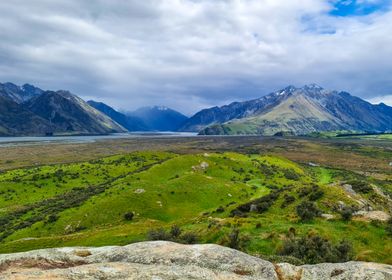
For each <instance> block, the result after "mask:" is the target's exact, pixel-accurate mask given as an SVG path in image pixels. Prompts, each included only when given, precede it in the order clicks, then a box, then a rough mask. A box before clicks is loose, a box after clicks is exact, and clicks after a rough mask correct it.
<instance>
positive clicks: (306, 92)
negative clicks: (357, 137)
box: [180, 84, 392, 135]
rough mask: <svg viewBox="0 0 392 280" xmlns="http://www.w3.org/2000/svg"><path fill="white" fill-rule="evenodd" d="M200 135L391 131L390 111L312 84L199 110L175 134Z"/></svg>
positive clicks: (380, 105)
mask: <svg viewBox="0 0 392 280" xmlns="http://www.w3.org/2000/svg"><path fill="white" fill-rule="evenodd" d="M180 130H183V131H199V132H200V134H263V135H274V134H276V133H280V132H284V133H289V134H295V135H303V134H308V133H312V132H317V131H331V130H358V131H388V130H392V108H391V107H389V106H387V105H385V104H379V105H373V104H370V103H369V102H367V101H364V100H362V99H360V98H359V97H355V96H352V95H350V94H349V93H347V92H344V91H336V90H332V91H331V90H326V89H324V88H322V87H321V86H318V85H316V84H310V85H305V86H304V87H301V88H296V87H294V86H288V87H286V88H284V89H281V90H278V91H275V92H272V93H270V94H268V95H265V96H263V97H261V98H258V99H253V100H249V101H243V102H233V103H230V104H229V105H224V106H221V107H212V108H209V109H205V110H202V111H200V112H198V113H196V114H195V115H194V116H193V117H191V118H190V119H189V120H188V121H187V122H186V123H185V125H184V126H183V127H182V128H181V129H180Z"/></svg>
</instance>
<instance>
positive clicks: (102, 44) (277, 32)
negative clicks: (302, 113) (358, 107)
mask: <svg viewBox="0 0 392 280" xmlns="http://www.w3.org/2000/svg"><path fill="white" fill-rule="evenodd" d="M332 8H333V7H332V4H331V2H330V1H328V0H296V1H285V0H264V1H256V0H214V1H211V0H165V1H163V0H145V1H138V0H128V1H123V0H114V1H77V0H67V1H66V0H59V1H49V0H36V1H34V3H33V2H32V1H31V2H26V1H22V0H15V1H2V2H0V12H1V14H2V17H1V18H0V25H1V26H2V29H0V36H1V38H2V40H1V41H0V59H1V62H2V63H1V66H0V80H2V81H14V82H18V83H24V82H29V83H33V84H37V85H38V86H41V87H43V88H50V89H57V88H65V89H70V90H72V91H73V92H75V93H77V94H80V95H82V96H86V97H87V96H88V97H91V96H92V97H95V99H98V100H105V101H108V102H110V104H111V105H114V106H116V107H117V108H122V109H128V110H130V109H133V108H135V107H138V106H142V105H152V104H158V105H168V106H171V107H174V108H176V109H179V110H180V111H183V112H185V113H191V112H194V111H195V110H198V109H201V108H203V107H205V106H211V105H216V104H218V105H219V104H224V103H226V102H230V101H233V100H243V99H248V98H254V97H259V96H261V95H264V94H266V93H268V92H269V91H272V90H275V89H278V88H281V87H284V86H286V85H288V84H296V85H302V84H305V83H310V82H316V83H319V84H322V85H324V86H325V87H328V88H334V89H340V90H347V91H349V92H352V93H353V94H356V95H359V96H361V97H364V98H368V99H369V98H372V97H374V96H377V95H386V94H388V93H390V91H391V87H392V80H391V77H390V73H392V49H391V48H390V46H391V45H392V37H391V36H388V35H387V34H389V33H390V30H392V13H391V12H387V13H375V14H371V15H368V16H363V17H354V18H350V17H348V18H337V17H332V16H330V15H328V11H330V10H331V9H332Z"/></svg>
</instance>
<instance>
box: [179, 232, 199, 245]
mask: <svg viewBox="0 0 392 280" xmlns="http://www.w3.org/2000/svg"><path fill="white" fill-rule="evenodd" d="M181 240H182V241H183V242H184V243H186V244H195V243H197V241H198V240H199V238H198V236H197V235H196V234H195V233H193V232H186V233H184V234H183V235H182V236H181Z"/></svg>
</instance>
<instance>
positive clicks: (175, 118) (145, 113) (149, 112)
mask: <svg viewBox="0 0 392 280" xmlns="http://www.w3.org/2000/svg"><path fill="white" fill-rule="evenodd" d="M128 116H132V117H137V118H140V119H142V120H143V122H144V123H145V124H146V125H147V127H148V128H149V130H158V131H176V130H178V129H179V128H180V127H181V126H182V124H183V123H184V122H185V121H186V120H187V119H188V117H186V116H184V115H183V114H181V113H179V112H177V111H175V110H172V109H170V108H167V107H163V106H153V107H143V108H140V109H138V110H136V111H134V112H131V113H129V114H128Z"/></svg>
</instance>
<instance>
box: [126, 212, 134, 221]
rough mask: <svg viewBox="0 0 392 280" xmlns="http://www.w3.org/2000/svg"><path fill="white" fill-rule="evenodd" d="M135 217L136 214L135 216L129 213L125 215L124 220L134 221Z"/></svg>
mask: <svg viewBox="0 0 392 280" xmlns="http://www.w3.org/2000/svg"><path fill="white" fill-rule="evenodd" d="M134 215H135V214H133V212H127V213H125V214H124V219H125V220H127V221H132V220H133V216H134Z"/></svg>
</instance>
